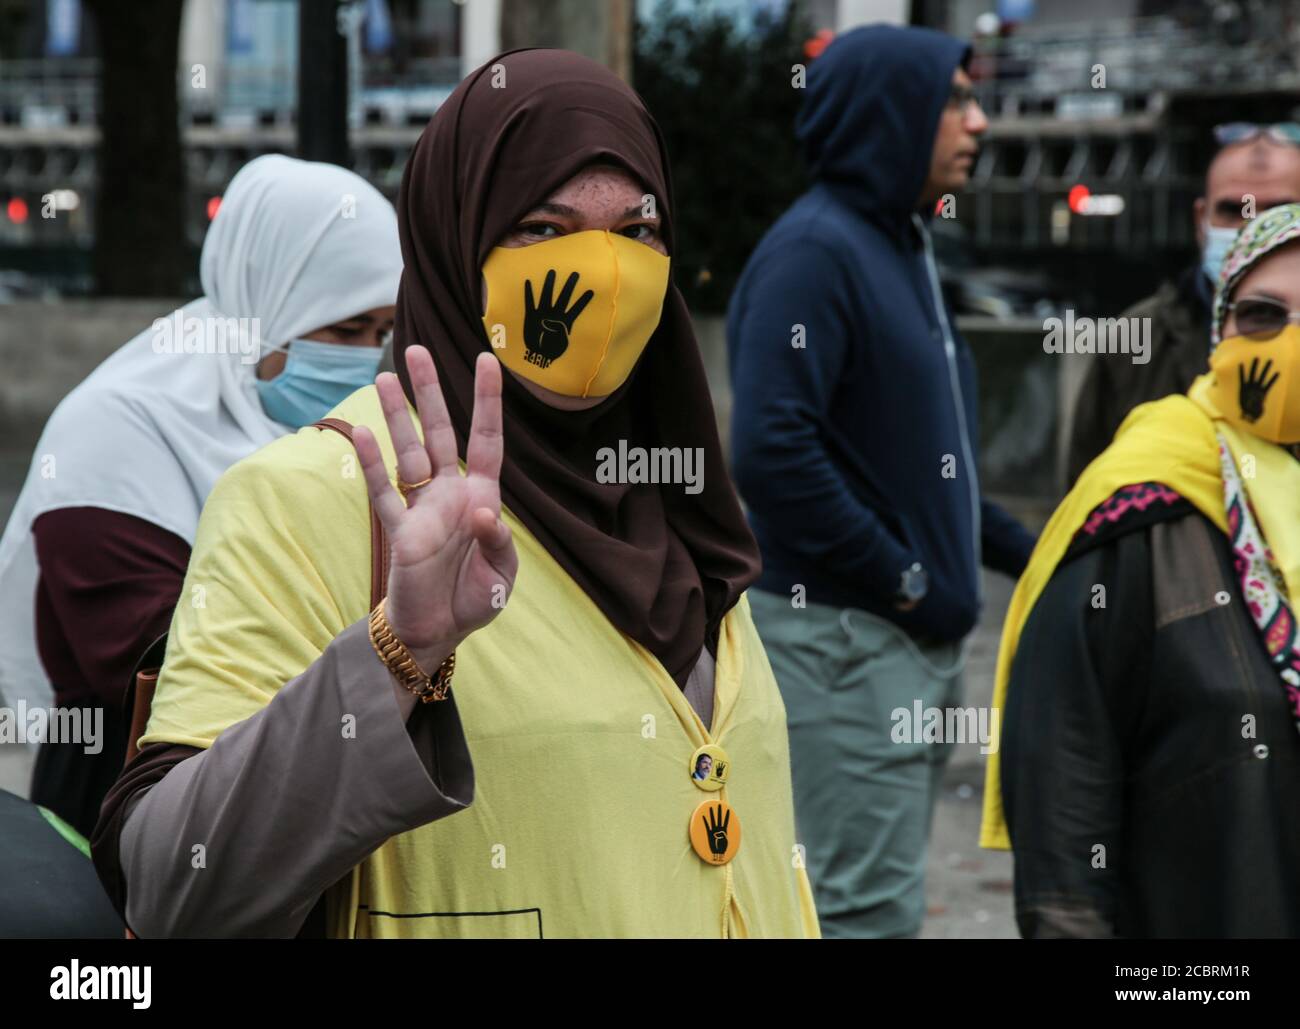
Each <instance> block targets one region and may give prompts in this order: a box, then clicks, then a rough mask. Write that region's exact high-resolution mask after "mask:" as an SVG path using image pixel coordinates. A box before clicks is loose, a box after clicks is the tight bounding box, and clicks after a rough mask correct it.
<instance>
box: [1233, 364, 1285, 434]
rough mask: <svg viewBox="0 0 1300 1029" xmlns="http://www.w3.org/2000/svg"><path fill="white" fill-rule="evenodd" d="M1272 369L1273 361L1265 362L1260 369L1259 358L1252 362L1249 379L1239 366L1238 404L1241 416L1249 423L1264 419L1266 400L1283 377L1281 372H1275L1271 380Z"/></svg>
mask: <svg viewBox="0 0 1300 1029" xmlns="http://www.w3.org/2000/svg"><path fill="white" fill-rule="evenodd" d="M1272 368H1273V362H1272V361H1265V362H1264V367H1263V368H1260V366H1259V358H1258V357H1257V358H1255V359H1254V360H1253V361H1251V362H1250V376H1249V377H1247V375H1246V370H1245V369H1244V368H1242V367H1241V366H1240V365H1238V366H1237V386H1238V391H1239V392H1238V403H1240V404H1241V416H1242V417H1243V418H1245V419H1246V421H1248V422H1255V421H1258V420H1259V419H1260V418H1261V417H1263V414H1264V398H1265V397H1266V396H1267V395H1268V391H1269V390H1271V389H1272V388H1273V386H1274V384H1275V383H1276V382H1277V380H1278V379H1280V378H1281V377H1282V373H1281V372H1274V373H1273V377H1272V378H1271V379H1270V378H1269V377H1268V373H1269V371H1271V370H1272ZM1266 380H1267V381H1266Z"/></svg>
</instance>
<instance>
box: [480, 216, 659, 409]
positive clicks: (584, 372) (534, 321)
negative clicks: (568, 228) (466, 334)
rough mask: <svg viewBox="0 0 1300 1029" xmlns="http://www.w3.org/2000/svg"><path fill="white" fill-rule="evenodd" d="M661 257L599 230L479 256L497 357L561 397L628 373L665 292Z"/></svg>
mask: <svg viewBox="0 0 1300 1029" xmlns="http://www.w3.org/2000/svg"><path fill="white" fill-rule="evenodd" d="M668 265H669V261H668V258H667V257H665V256H664V255H663V254H661V253H659V252H658V251H657V250H652V249H651V248H650V247H648V246H646V245H645V244H644V243H640V242H638V241H636V240H634V239H628V238H627V237H626V236H619V235H615V234H614V233H611V232H607V231H604V230H600V229H592V230H589V231H587V232H575V233H572V234H571V235H568V236H561V237H559V238H558V239H548V240H547V241H546V242H544V243H534V244H533V245H531V246H526V247H496V248H495V249H494V250H493V251H492V252H491V253H490V254H488V258H487V260H486V261H485V262H483V278H484V279H485V280H486V282H487V310H486V312H485V313H484V315H483V325H484V327H485V328H486V329H487V334H488V341H489V342H490V343H491V344H492V349H493V352H494V353H495V354H496V355H497V357H498V358H499V359H500V361H501V363H502V364H503V365H505V366H506V367H507V368H509V369H510V370H511V371H512V372H514V373H515V374H517V375H520V376H522V377H523V378H525V379H528V380H529V381H530V382H535V383H537V384H538V385H539V386H542V387H544V388H546V389H549V390H551V391H552V392H555V393H561V394H563V395H564V396H568V397H603V396H608V395H609V394H610V393H613V392H614V390H616V389H618V387H619V386H621V385H622V384H623V383H624V382H625V381H626V380H627V377H628V376H629V375H631V374H632V369H633V368H634V367H635V366H636V362H637V360H638V359H639V358H640V356H641V352H642V351H643V350H645V347H646V344H647V343H649V342H650V337H651V335H653V333H654V330H655V328H656V326H658V324H659V317H660V314H661V313H662V312H663V306H664V294H665V293H666V292H667V290H668Z"/></svg>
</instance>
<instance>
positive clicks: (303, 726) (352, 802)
mask: <svg viewBox="0 0 1300 1029" xmlns="http://www.w3.org/2000/svg"><path fill="white" fill-rule="evenodd" d="M188 750H190V748H176V747H160V746H151V747H146V748H145V749H144V750H142V751H141V752H140V755H139V757H137V758H136V760H135V761H133V762H132V763H131V765H130V766H128V768H127V769H126V770H125V771H124V772H123V775H122V779H121V780H119V782H118V784H117V786H115V787H114V790H113V792H112V793H110V794H109V797H108V800H107V801H106V802H105V805H104V809H103V813H102V815H101V817H100V823H99V825H98V826H97V827H96V831H95V835H94V841H93V848H94V852H95V860H96V867H97V868H98V869H99V871H100V875H101V878H103V879H104V880H105V887H106V888H107V889H108V890H109V894H110V896H111V897H113V899H114V901H115V903H116V904H118V905H119V910H120V911H121V912H122V914H123V918H124V920H125V921H126V923H127V925H129V926H130V927H131V928H132V929H133V930H134V931H135V932H136V933H137V935H139V936H142V937H215V936H276V937H286V936H293V935H295V934H296V933H298V932H299V930H300V928H301V927H302V926H303V923H304V921H306V919H307V917H308V915H309V914H310V913H311V912H312V909H313V906H314V905H315V904H316V902H317V901H318V900H319V898H320V897H321V895H322V894H323V893H324V891H325V890H326V889H327V888H328V887H329V886H330V885H332V884H333V883H335V882H336V881H338V880H339V879H340V878H342V877H343V876H344V875H345V874H347V873H348V872H349V871H350V870H351V869H352V868H353V867H354V866H355V865H357V864H358V863H359V862H360V861H361V860H362V859H364V858H365V857H366V856H367V855H368V854H370V853H371V852H372V851H373V850H375V848H377V847H378V846H379V845H380V844H382V843H383V842H384V841H385V840H386V839H388V838H389V837H390V836H393V835H396V834H398V833H401V832H405V831H407V830H409V829H413V828H415V827H417V826H420V825H423V824H425V823H427V822H431V821H434V820H435V819H438V818H442V817H445V816H446V815H450V814H454V813H455V812H457V811H460V810H462V809H463V808H465V807H466V806H468V804H469V803H470V802H471V800H472V799H473V793H474V771H473V765H472V763H471V761H470V755H469V749H468V746H467V744H466V741H465V736H464V733H463V731H462V729H461V724H460V717H459V715H458V713H457V711H456V706H455V700H454V699H451V698H449V699H448V700H446V701H443V702H440V703H434V704H419V705H416V709H415V711H414V712H413V713H412V715H411V717H410V719H409V720H408V721H405V722H404V721H403V718H402V714H401V710H400V708H399V705H398V701H397V697H396V694H395V692H394V687H393V682H392V679H391V677H390V676H389V674H388V671H387V669H386V668H385V667H384V666H383V664H382V663H381V662H380V661H379V659H378V657H377V656H376V655H375V652H374V649H373V648H372V647H371V645H370V639H369V633H368V628H367V624H366V620H365V619H362V620H360V621H358V622H356V623H354V624H353V625H351V626H349V627H348V628H347V629H345V630H344V631H343V632H342V633H340V634H339V636H338V637H337V638H336V639H335V640H334V641H333V642H332V643H331V644H330V645H329V646H328V647H327V648H326V649H325V652H324V653H323V654H322V655H321V656H320V658H319V659H317V660H316V661H315V662H314V663H313V664H312V665H311V666H310V667H309V668H308V669H307V670H306V671H305V672H303V673H302V675H300V676H298V677H297V678H296V679H293V680H292V681H290V682H289V683H288V684H286V685H285V686H284V688H283V689H281V690H280V691H279V693H277V694H276V696H275V697H274V698H273V699H272V700H271V702H270V703H269V704H268V705H267V706H266V707H265V708H263V709H262V710H261V711H259V712H258V713H257V714H255V715H253V716H252V717H250V718H248V719H246V720H245V721H243V722H239V723H237V724H236V725H233V726H231V727H230V728H229V729H227V730H226V731H225V732H223V733H222V734H221V735H220V736H218V737H217V739H216V741H215V742H214V743H213V744H212V746H211V747H210V748H208V749H207V750H204V751H190V752H189V753H185V751H188ZM196 865H197V866H198V867H196Z"/></svg>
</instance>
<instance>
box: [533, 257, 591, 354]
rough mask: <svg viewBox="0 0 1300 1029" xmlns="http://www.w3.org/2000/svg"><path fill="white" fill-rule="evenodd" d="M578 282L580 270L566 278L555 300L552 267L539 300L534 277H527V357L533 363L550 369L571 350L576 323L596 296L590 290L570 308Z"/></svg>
mask: <svg viewBox="0 0 1300 1029" xmlns="http://www.w3.org/2000/svg"><path fill="white" fill-rule="evenodd" d="M577 285H578V273H577V272H573V273H572V274H571V275H570V276H569V277H568V279H567V280H566V281H565V283H564V288H563V289H562V290H560V295H559V296H558V297H556V298H555V299H554V300H552V299H551V295H552V293H553V292H554V290H555V269H554V268H552V269H551V270H550V271H548V272H547V273H546V279H545V280H544V281H543V282H542V296H541V300H540V302H539V301H537V300H534V299H533V283H532V280H531V279H525V280H524V360H526V361H528V362H529V363H530V364H535V365H537V366H538V367H539V368H546V367H547V366H549V365H550V363H551V362H552V361H554V360H555V359H556V358H557V357H559V356H560V355H561V354H563V353H564V352H565V351H566V350H568V349H569V332H570V330H572V329H573V323H574V322H575V321H577V318H578V315H580V314H582V312H583V311H584V310H585V309H586V307H587V305H588V304H589V303H591V298H592V297H594V296H595V295H596V294H595V293H593V292H592V291H591V290H587V292H585V293H583V294H582V296H580V297H578V299H577V301H576V302H575V303H574V305H573V306H572V307H569V300H570V298H572V296H573V290H574V288H575V287H576V286H577ZM565 308H568V310H567V311H566V310H565Z"/></svg>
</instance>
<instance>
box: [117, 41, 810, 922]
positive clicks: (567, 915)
mask: <svg viewBox="0 0 1300 1029" xmlns="http://www.w3.org/2000/svg"><path fill="white" fill-rule="evenodd" d="M398 211H399V225H400V230H401V239H402V254H403V258H404V272H403V276H402V286H401V290H400V292H399V295H398V302H397V325H396V337H395V343H394V346H395V352H396V362H397V367H398V375H396V376H394V375H391V374H383V375H380V376H379V378H378V379H377V380H376V383H375V385H374V386H373V387H366V388H364V389H362V390H359V391H358V392H356V393H354V394H353V395H352V396H351V397H349V398H348V399H347V400H346V401H344V402H343V403H342V404H341V405H340V406H339V407H337V408H336V409H335V410H334V412H333V415H332V418H333V419H336V420H334V421H331V422H329V423H328V424H325V423H322V424H321V425H320V426H319V427H308V428H306V429H304V430H303V431H302V432H300V433H298V434H297V435H295V436H291V437H288V438H286V439H284V440H281V441H279V442H277V443H276V444H273V445H272V446H270V447H267V448H265V449H264V450H262V451H261V452H260V453H259V454H257V455H255V456H254V457H252V458H251V459H250V460H247V461H244V462H242V463H241V464H239V465H237V466H236V467H235V468H234V469H232V470H231V471H230V472H229V473H228V474H227V475H226V476H225V477H224V478H223V479H222V480H221V482H220V483H219V484H218V486H217V489H216V491H215V492H214V495H213V497H212V498H211V500H210V501H209V503H208V506H207V508H206V509H205V511H204V515H203V521H202V523H201V525H200V527H199V539H198V541H197V542H196V545H195V554H194V558H193V560H192V561H191V564H190V569H189V575H188V578H187V585H188V584H189V583H191V582H193V583H194V584H196V585H198V584H202V585H203V586H204V587H205V588H206V595H207V598H208V599H207V603H206V606H205V607H203V608H193V607H190V606H188V605H182V606H181V607H180V608H178V610H177V614H176V617H175V619H174V620H173V623H172V629H171V635H170V638H169V642H168V650H167V659H166V662H165V663H164V665H163V669H162V673H161V677H160V679H159V682H158V687H157V694H156V697H155V699H154V703H153V710H152V717H151V719H150V721H149V724H148V726H147V730H146V732H145V734H144V735H143V737H142V738H141V739H140V744H141V750H140V753H139V756H138V757H137V758H136V759H135V760H134V761H132V763H131V764H130V765H128V766H127V768H126V769H125V770H124V772H123V776H122V778H121V780H119V782H118V784H117V786H116V787H115V789H114V793H113V794H112V795H110V797H109V799H108V801H107V803H106V804H105V809H104V815H103V817H102V818H101V821H100V824H99V827H98V829H97V832H96V839H95V841H94V848H95V858H96V863H97V866H98V868H99V870H100V873H101V878H102V879H103V881H104V882H105V884H106V886H107V887H108V889H109V892H110V895H111V896H112V897H113V898H114V900H115V901H116V903H117V904H118V905H119V908H120V910H122V911H123V912H124V917H125V918H126V921H127V924H128V925H130V926H131V928H132V929H133V930H135V931H136V932H138V933H140V934H141V935H145V936H196V935H203V936H231V935H236V936H250V935H257V936H286V935H294V934H304V933H320V934H325V935H330V936H341V937H406V936H416V937H475V936H486V937H539V936H544V935H545V936H672V937H709V936H712V937H719V936H795V937H802V936H813V935H816V933H817V922H816V915H815V912H814V909H813V904H812V894H811V890H810V888H809V885H808V880H807V876H806V874H805V873H804V870H803V864H802V861H801V856H800V851H799V848H798V846H797V844H796V841H795V835H794V812H793V802H792V799H791V785H790V764H789V753H788V747H787V740H786V728H785V710H784V707H783V706H782V704H781V699H780V693H779V691H778V690H777V686H776V682H775V680H774V679H773V677H772V672H771V669H770V667H769V666H768V663H767V659H766V656H765V655H764V652H763V648H762V644H761V643H760V642H759V639H758V635H757V633H756V632H755V630H754V625H753V622H752V620H751V619H750V615H749V607H748V602H747V601H746V600H745V597H744V590H745V587H746V586H748V585H749V583H750V582H752V581H753V579H754V577H755V575H756V573H757V565H758V555H757V548H756V546H755V543H754V540H753V537H752V536H751V535H750V534H749V532H748V529H747V527H746V525H745V520H744V516H743V514H742V513H741V510H740V505H739V502H738V501H737V499H736V495H735V492H734V490H733V488H732V485H731V482H730V480H729V478H728V477H727V473H726V471H725V469H724V468H723V466H722V462H721V448H720V446H719V443H718V436H717V428H716V424H715V422H714V414H713V409H712V404H711V402H710V399H709V392H708V386H707V382H706V380H705V377H704V370H703V364H702V361H701V359H700V354H699V350H698V347H697V346H696V343H695V338H694V334H693V332H692V329H691V324H690V319H689V317H688V315H687V312H686V308H685V305H684V303H683V301H682V298H681V295H680V294H679V293H678V292H677V290H676V288H675V287H674V286H673V285H672V283H671V279H670V277H669V262H670V255H671V254H672V252H673V247H674V242H675V240H674V235H673V222H672V217H673V212H674V204H673V198H672V190H671V185H670V181H669V176H668V165H667V158H666V155H665V153H664V148H663V141H662V138H661V136H660V134H659V131H658V128H657V126H656V125H655V123H654V121H653V120H652V119H651V117H650V115H649V114H648V113H647V111H646V109H645V107H644V106H643V105H642V103H641V101H640V99H639V98H638V97H637V96H636V94H635V93H633V92H632V90H631V89H630V88H628V86H627V85H626V84H625V83H623V82H622V81H621V80H619V79H618V78H617V76H615V75H614V74H613V73H612V72H610V71H609V70H608V69H606V68H603V67H601V66H600V65H598V64H596V63H595V62H593V61H590V60H588V59H586V58H583V57H579V56H577V55H575V54H570V53H566V52H564V51H560V50H522V51H514V52H511V53H507V54H503V55H501V56H500V57H498V58H496V59H494V60H493V61H490V62H488V63H487V64H485V65H484V66H483V67H482V68H480V69H479V70H478V71H476V72H474V73H473V74H471V75H470V76H469V77H468V78H467V79H466V80H465V81H464V82H462V83H461V84H460V85H459V86H458V87H457V89H456V90H455V92H454V93H453V94H452V95H451V97H450V98H449V99H448V100H447V102H446V103H445V104H444V105H443V106H442V107H441V108H440V109H439V111H438V114H437V115H436V116H435V117H434V119H433V120H432V122H431V123H430V124H429V127H428V128H427V129H426V130H425V132H424V134H423V135H422V136H421V138H420V141H419V143H418V144H417V145H416V147H415V151H414V152H413V154H412V155H411V158H410V160H409V161H408V163H407V166H406V171H405V173H404V177H403V181H402V189H401V194H400V196H399V201H398ZM353 427H355V434H354V435H353V440H354V442H355V444H356V450H355V453H354V451H353V448H352V446H351V445H349V442H348V440H347V439H345V438H344V435H345V434H346V433H347V432H349V431H351V430H352V428H353ZM327 430H328V431H327ZM687 452H689V453H691V454H692V455H694V456H695V457H697V458H698V459H699V460H702V461H703V476H702V478H701V477H696V478H695V479H694V480H693V481H692V482H689V483H688V482H684V481H683V479H682V477H681V473H682V472H683V471H684V465H682V464H680V461H682V460H684V455H685V454H686V453H687ZM674 453H676V454H677V455H678V458H679V465H678V468H677V471H678V474H677V475H674V474H672V467H673V466H672V464H671V460H670V461H669V463H668V464H666V465H665V464H664V461H663V458H664V456H665V455H668V457H669V458H671V455H672V454H674ZM650 454H656V455H658V457H657V458H656V461H657V464H656V468H655V474H648V472H649V469H648V467H647V464H646V462H647V459H648V455H650ZM638 455H639V456H638ZM358 457H359V459H360V471H361V473H362V474H360V475H358V474H357V460H356V459H357V458H358ZM624 457H626V461H625V460H624ZM665 470H667V471H668V472H669V474H668V475H664V474H662V473H663V472H664V471H665ZM394 480H395V483H396V489H395V488H394ZM372 509H373V511H374V514H375V518H376V520H377V523H378V526H379V527H380V529H381V530H382V532H380V531H376V532H375V533H374V536H375V537H376V538H379V539H380V540H381V546H380V548H379V550H378V551H377V552H376V553H377V554H378V555H379V560H378V561H376V562H373V563H372V527H371V526H372V523H371V516H370V514H369V511H370V510H372ZM385 539H386V540H387V545H386V546H385V545H383V544H382V540H385ZM376 584H379V588H380V590H381V592H382V594H383V595H382V596H380V597H379V598H378V599H377V600H375V601H373V602H372V600H371V597H372V595H373V593H372V591H373V590H374V588H375V586H376ZM453 676H454V680H453ZM701 754H708V755H710V756H711V758H712V761H711V763H710V769H711V771H710V775H709V776H708V777H706V778H704V779H697V778H694V777H693V772H694V771H695V769H696V768H697V762H698V759H699V756H700V755H701ZM195 846H201V849H202V853H203V855H204V858H205V860H204V862H203V867H202V869H201V870H198V869H197V866H193V865H192V857H191V855H192V853H193V848H194V847H195Z"/></svg>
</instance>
